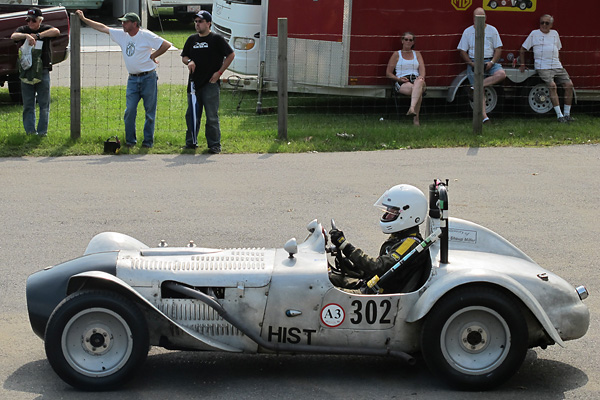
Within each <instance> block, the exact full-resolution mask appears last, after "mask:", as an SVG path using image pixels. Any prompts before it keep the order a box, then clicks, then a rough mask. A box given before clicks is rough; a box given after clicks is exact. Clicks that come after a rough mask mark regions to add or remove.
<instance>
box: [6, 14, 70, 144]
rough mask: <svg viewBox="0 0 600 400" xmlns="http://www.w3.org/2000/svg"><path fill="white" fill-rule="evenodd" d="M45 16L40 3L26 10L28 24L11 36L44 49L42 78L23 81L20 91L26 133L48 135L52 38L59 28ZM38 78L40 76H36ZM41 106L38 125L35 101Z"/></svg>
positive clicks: (20, 42)
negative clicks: (30, 81)
mask: <svg viewBox="0 0 600 400" xmlns="http://www.w3.org/2000/svg"><path fill="white" fill-rule="evenodd" d="M43 20H44V17H43V16H42V10H40V9H39V8H37V7H33V8H31V9H30V10H29V11H27V17H26V18H25V21H26V22H27V25H23V26H20V27H18V28H17V30H16V31H15V33H13V34H12V35H11V36H10V38H11V39H12V40H14V41H16V42H19V43H18V44H19V45H22V44H24V43H25V41H27V43H28V44H29V45H31V46H33V47H34V48H40V46H41V49H42V56H41V63H42V74H41V77H40V82H37V83H33V84H31V83H28V82H23V81H22V82H21V95H22V97H23V127H24V128H25V132H26V133H27V134H33V135H39V136H46V135H48V120H49V117H50V71H52V54H51V47H50V41H51V40H52V38H54V37H57V36H58V35H60V31H59V30H58V29H57V28H55V27H53V26H50V25H46V24H42V21H43ZM36 80H37V79H36ZM36 98H37V104H38V105H39V107H40V114H39V119H38V123H37V128H36V125H35V103H36Z"/></svg>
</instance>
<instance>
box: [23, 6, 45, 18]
mask: <svg viewBox="0 0 600 400" xmlns="http://www.w3.org/2000/svg"><path fill="white" fill-rule="evenodd" d="M41 16H42V10H40V9H39V8H37V7H33V8H31V9H29V10H28V11H27V17H25V19H26V20H27V19H37V18H39V17H41Z"/></svg>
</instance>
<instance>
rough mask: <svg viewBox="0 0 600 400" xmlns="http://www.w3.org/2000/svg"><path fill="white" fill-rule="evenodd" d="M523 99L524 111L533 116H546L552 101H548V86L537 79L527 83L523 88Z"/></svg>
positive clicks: (550, 108)
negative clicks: (531, 113)
mask: <svg viewBox="0 0 600 400" xmlns="http://www.w3.org/2000/svg"><path fill="white" fill-rule="evenodd" d="M523 91H524V93H523V96H522V97H523V98H524V99H525V109H526V111H528V112H533V113H534V114H546V113H547V112H549V111H551V110H552V108H553V106H552V101H551V100H550V91H549V90H548V86H547V85H546V84H545V83H544V82H542V81H541V80H539V79H534V80H532V81H529V82H528V83H527V84H526V85H525V87H524V88H523Z"/></svg>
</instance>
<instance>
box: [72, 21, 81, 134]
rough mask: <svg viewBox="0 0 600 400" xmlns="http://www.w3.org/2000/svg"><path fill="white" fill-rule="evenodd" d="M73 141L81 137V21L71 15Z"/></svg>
mask: <svg viewBox="0 0 600 400" xmlns="http://www.w3.org/2000/svg"><path fill="white" fill-rule="evenodd" d="M70 19H71V139H79V138H80V137H81V21H80V20H79V17H78V16H77V14H74V13H71V16H70Z"/></svg>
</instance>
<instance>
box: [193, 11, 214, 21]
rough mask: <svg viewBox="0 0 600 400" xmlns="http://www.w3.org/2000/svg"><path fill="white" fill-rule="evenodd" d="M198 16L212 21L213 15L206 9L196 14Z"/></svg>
mask: <svg viewBox="0 0 600 400" xmlns="http://www.w3.org/2000/svg"><path fill="white" fill-rule="evenodd" d="M196 17H198V18H201V19H203V20H205V21H206V22H212V15H210V13H209V12H208V11H206V10H202V11H200V12H199V13H198V14H196Z"/></svg>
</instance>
